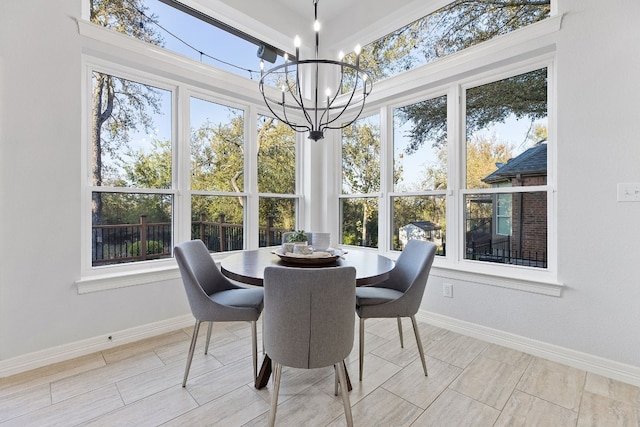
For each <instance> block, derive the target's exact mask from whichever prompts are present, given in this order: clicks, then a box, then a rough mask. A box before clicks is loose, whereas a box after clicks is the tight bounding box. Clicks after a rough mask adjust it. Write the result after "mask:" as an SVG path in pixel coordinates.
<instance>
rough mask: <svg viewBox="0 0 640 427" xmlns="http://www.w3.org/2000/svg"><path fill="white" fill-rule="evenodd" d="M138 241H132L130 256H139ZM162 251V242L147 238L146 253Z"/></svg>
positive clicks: (152, 253)
mask: <svg viewBox="0 0 640 427" xmlns="http://www.w3.org/2000/svg"><path fill="white" fill-rule="evenodd" d="M140 246H141V245H140V242H133V243H132V244H131V249H130V251H131V253H130V254H129V255H130V256H140ZM163 251H164V247H163V246H162V242H159V241H157V240H147V255H155V254H161V253H162V252H163Z"/></svg>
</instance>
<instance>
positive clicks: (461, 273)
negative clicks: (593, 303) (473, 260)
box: [431, 264, 564, 297]
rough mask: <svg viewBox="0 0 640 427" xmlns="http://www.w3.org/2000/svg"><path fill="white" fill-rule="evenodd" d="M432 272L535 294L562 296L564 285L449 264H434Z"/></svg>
mask: <svg viewBox="0 0 640 427" xmlns="http://www.w3.org/2000/svg"><path fill="white" fill-rule="evenodd" d="M431 274H432V275H433V276H436V277H440V278H443V279H450V280H460V281H464V282H470V283H477V284H480V285H488V286H497V287H500V288H507V289H514V290H518V291H525V292H531V293H535V294H541V295H548V296H554V297H560V296H562V290H563V288H564V285H563V284H562V283H558V282H557V281H554V280H545V279H542V278H541V279H531V278H523V277H508V276H504V275H499V274H495V273H489V272H479V271H471V270H462V269H460V268H452V267H448V266H436V265H435V264H434V266H433V268H432V270H431Z"/></svg>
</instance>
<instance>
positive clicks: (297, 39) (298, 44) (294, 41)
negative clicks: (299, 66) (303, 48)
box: [293, 36, 301, 61]
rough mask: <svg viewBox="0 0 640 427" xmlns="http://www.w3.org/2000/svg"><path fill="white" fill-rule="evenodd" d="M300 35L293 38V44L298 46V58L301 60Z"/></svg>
mask: <svg viewBox="0 0 640 427" xmlns="http://www.w3.org/2000/svg"><path fill="white" fill-rule="evenodd" d="M300 43H301V42H300V37H298V36H296V38H295V39H293V45H294V46H295V48H296V59H297V60H298V61H299V60H300Z"/></svg>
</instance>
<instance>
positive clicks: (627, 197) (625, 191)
mask: <svg viewBox="0 0 640 427" xmlns="http://www.w3.org/2000/svg"><path fill="white" fill-rule="evenodd" d="M618 201H619V202H640V182H621V183H618Z"/></svg>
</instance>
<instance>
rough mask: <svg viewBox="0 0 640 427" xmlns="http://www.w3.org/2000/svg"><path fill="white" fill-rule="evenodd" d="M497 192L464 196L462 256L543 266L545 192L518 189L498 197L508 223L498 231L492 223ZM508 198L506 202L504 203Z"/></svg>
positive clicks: (544, 258)
mask: <svg viewBox="0 0 640 427" xmlns="http://www.w3.org/2000/svg"><path fill="white" fill-rule="evenodd" d="M500 196H504V195H501V194H500V195H499V194H474V195H466V196H465V208H466V209H465V222H466V230H465V242H466V252H465V258H466V259H472V260H479V261H488V262H498V263H506V264H515V265H524V266H530V267H542V268H546V267H547V193H546V192H544V191H538V192H530V193H525V192H519V193H512V194H509V196H510V197H509V198H505V197H502V198H501V199H502V200H500V202H499V203H501V204H502V205H503V206H502V210H503V211H509V212H511V216H510V217H503V218H502V219H503V220H509V221H510V223H511V233H510V234H509V235H500V234H499V233H498V232H497V231H498V228H499V224H496V225H494V223H495V222H494V215H495V213H496V212H495V211H497V209H496V210H494V205H495V204H496V203H498V202H497V199H498V198H499V197H500ZM508 201H509V202H510V206H504V204H505V203H507V202H508Z"/></svg>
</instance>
